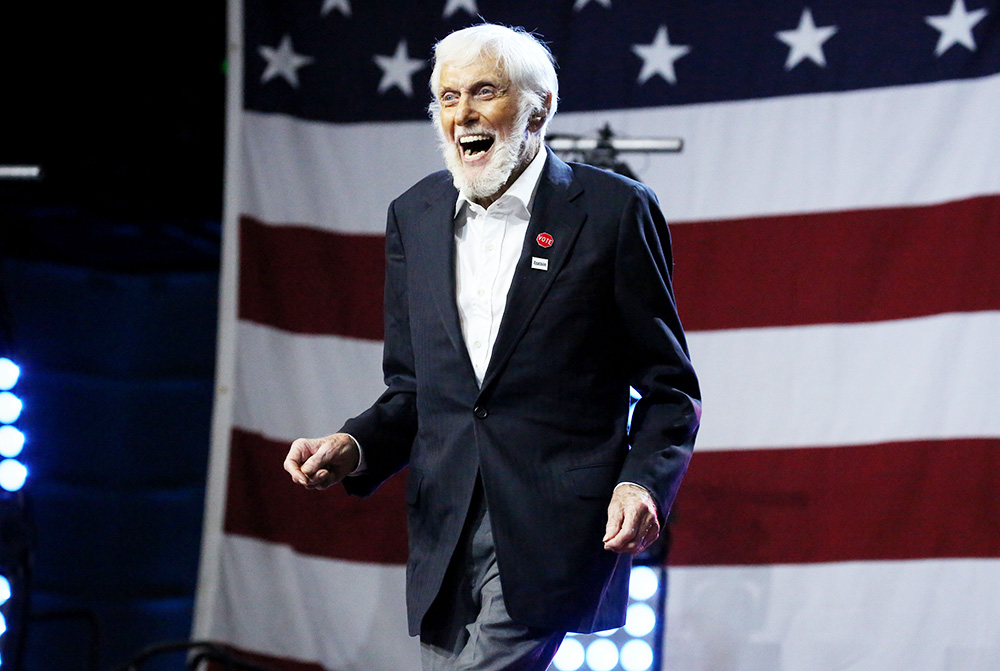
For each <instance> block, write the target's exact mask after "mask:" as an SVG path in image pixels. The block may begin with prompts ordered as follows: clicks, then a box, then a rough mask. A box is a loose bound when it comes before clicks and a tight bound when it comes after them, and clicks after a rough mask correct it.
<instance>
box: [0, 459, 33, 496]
mask: <svg viewBox="0 0 1000 671" xmlns="http://www.w3.org/2000/svg"><path fill="white" fill-rule="evenodd" d="M27 479H28V469H27V468H26V467H25V466H24V464H22V463H21V462H20V461H18V460H17V459H4V460H3V461H0V487H3V488H4V489H6V490H7V491H8V492H16V491H17V490H19V489H21V487H24V481H25V480H27Z"/></svg>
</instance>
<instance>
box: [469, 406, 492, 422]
mask: <svg viewBox="0 0 1000 671" xmlns="http://www.w3.org/2000/svg"><path fill="white" fill-rule="evenodd" d="M472 414H474V415H475V416H476V417H478V418H479V419H486V416H487V415H488V414H490V413H489V412H487V410H486V408H484V407H483V406H481V405H477V406H476V407H475V408H473V409H472Z"/></svg>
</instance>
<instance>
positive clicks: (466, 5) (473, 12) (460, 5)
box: [442, 0, 479, 19]
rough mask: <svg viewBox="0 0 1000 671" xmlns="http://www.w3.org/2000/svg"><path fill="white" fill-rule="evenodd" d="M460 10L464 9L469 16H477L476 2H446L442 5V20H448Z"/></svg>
mask: <svg viewBox="0 0 1000 671" xmlns="http://www.w3.org/2000/svg"><path fill="white" fill-rule="evenodd" d="M460 9H464V10H465V11H466V12H468V13H469V16H472V17H475V16H479V9H478V8H477V7H476V0H448V2H446V3H445V5H444V14H442V16H443V17H444V18H446V19H447V18H448V17H449V16H451V15H452V14H454V13H455V12H457V11H458V10H460Z"/></svg>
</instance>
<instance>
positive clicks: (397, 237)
mask: <svg viewBox="0 0 1000 671" xmlns="http://www.w3.org/2000/svg"><path fill="white" fill-rule="evenodd" d="M384 300H385V346H384V350H383V355H382V371H383V373H384V375H385V383H386V386H387V389H386V390H385V392H383V394H382V395H381V396H380V397H379V398H378V400H377V401H375V403H374V404H373V405H372V406H371V407H370V408H369V409H368V410H366V411H365V412H363V413H362V414H361V415H358V416H357V417H355V418H353V419H350V420H348V421H347V422H346V423H345V424H344V427H343V428H342V429H341V431H343V432H345V433H349V434H351V435H352V436H354V437H355V438H356V439H357V440H358V442H359V443H360V444H361V446H362V449H364V454H365V464H366V469H365V471H364V472H363V473H361V474H359V475H357V476H352V477H350V478H346V479H345V480H344V486H345V488H346V489H347V491H348V492H349V493H351V494H355V495H358V496H367V495H368V494H371V493H372V492H373V491H375V489H376V488H377V487H378V486H379V485H380V484H382V482H384V481H385V480H386V479H388V478H389V477H390V476H392V475H393V474H394V473H396V472H397V471H399V470H400V469H402V468H403V467H404V466H406V464H407V463H408V462H409V459H410V448H411V447H412V445H413V439H414V437H415V436H416V432H417V407H416V399H417V392H416V376H415V374H414V363H413V346H412V341H411V339H410V320H409V307H408V301H407V281H406V253H405V250H404V248H403V240H402V236H401V234H400V231H399V224H398V221H397V218H396V212H395V203H393V204H392V205H390V207H389V214H388V218H387V223H386V234H385V299H384Z"/></svg>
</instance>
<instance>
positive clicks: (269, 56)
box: [257, 35, 313, 88]
mask: <svg viewBox="0 0 1000 671" xmlns="http://www.w3.org/2000/svg"><path fill="white" fill-rule="evenodd" d="M257 52H258V53H259V54H260V55H261V56H263V57H264V58H265V59H266V60H267V67H266V68H265V69H264V74H263V75H261V78H260V81H261V83H262V84H266V83H267V82H269V81H271V80H272V79H274V78H275V77H277V76H279V75H280V76H281V77H284V78H285V80H286V81H287V82H288V83H289V84H291V85H292V87H293V88H298V87H299V74H298V70H299V68H301V67H302V66H303V65H309V64H310V63H312V62H313V59H312V58H310V57H309V56H303V55H301V54H297V53H295V49H294V48H293V47H292V37H291V35H285V36H284V37H282V38H281V44H279V45H278V48H277V49H275V48H274V47H257Z"/></svg>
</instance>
